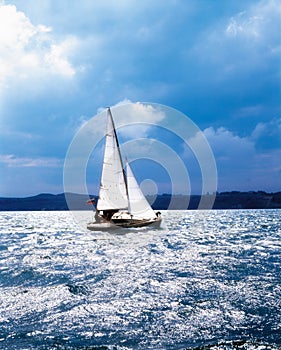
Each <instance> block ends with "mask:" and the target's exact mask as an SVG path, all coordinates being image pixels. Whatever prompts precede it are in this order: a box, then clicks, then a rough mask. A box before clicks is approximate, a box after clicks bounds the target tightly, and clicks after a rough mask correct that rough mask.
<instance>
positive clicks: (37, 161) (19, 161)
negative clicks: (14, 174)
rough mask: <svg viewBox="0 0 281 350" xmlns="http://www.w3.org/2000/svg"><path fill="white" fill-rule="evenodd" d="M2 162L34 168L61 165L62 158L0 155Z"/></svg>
mask: <svg viewBox="0 0 281 350" xmlns="http://www.w3.org/2000/svg"><path fill="white" fill-rule="evenodd" d="M0 163H2V164H4V165H6V166H7V167H9V168H22V167H25V168H34V167H38V168H40V167H51V168H53V167H58V166H61V164H62V162H61V160H59V159H57V158H31V157H16V156H14V155H13V154H2V155H0Z"/></svg>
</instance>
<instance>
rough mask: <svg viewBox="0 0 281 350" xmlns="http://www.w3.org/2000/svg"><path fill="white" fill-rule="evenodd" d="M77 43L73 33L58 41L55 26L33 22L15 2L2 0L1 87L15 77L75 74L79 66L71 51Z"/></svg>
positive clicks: (0, 8)
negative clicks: (8, 2) (72, 61)
mask: <svg viewBox="0 0 281 350" xmlns="http://www.w3.org/2000/svg"><path fill="white" fill-rule="evenodd" d="M76 44H77V39H75V38H73V37H70V38H65V39H63V40H61V41H56V40H55V39H54V36H53V35H52V28H50V27H47V26H45V25H44V24H39V25H33V24H32V23H31V21H30V20H29V18H28V17H27V16H26V15H25V14H24V13H23V12H21V11H18V10H17V8H16V7H15V6H14V5H5V4H0V84H1V85H2V86H1V85H0V88H1V87H2V88H3V87H6V86H7V85H8V84H9V83H10V81H11V78H13V79H16V80H18V79H29V78H30V77H33V78H34V77H36V76H37V77H38V79H39V78H40V79H39V80H41V79H42V77H44V76H47V75H49V74H50V73H51V74H56V75H59V76H62V77H65V78H66V77H68V78H69V77H72V76H73V75H74V74H75V68H74V67H73V65H72V64H71V63H70V61H69V55H70V54H71V53H72V51H73V50H74V49H75V47H76Z"/></svg>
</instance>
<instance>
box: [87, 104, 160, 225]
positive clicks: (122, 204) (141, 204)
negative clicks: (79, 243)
mask: <svg viewBox="0 0 281 350" xmlns="http://www.w3.org/2000/svg"><path fill="white" fill-rule="evenodd" d="M125 170H126V171H125ZM125 170H124V167H123V161H122V157H121V152H120V147H119V142H118V137H117V133H116V129H115V125H114V121H113V117H112V113H111V110H110V108H107V127H106V139H105V149H104V158H103V165H102V175H101V183H100V189H99V196H98V200H97V203H96V210H95V221H93V222H89V223H88V224H87V228H88V229H89V230H107V229H111V228H117V227H143V226H148V225H153V226H160V223H161V213H160V212H157V213H155V212H154V210H153V209H152V208H151V206H150V204H149V203H148V201H147V199H146V198H145V196H144V195H143V193H142V191H141V189H140V187H139V185H138V183H137V181H136V178H135V176H134V174H133V171H132V169H131V167H130V164H129V162H128V161H126V169H125Z"/></svg>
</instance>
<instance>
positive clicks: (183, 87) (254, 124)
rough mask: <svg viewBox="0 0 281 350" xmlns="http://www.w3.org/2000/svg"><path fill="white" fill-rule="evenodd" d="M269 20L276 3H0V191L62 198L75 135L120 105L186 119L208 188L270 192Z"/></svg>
mask: <svg viewBox="0 0 281 350" xmlns="http://www.w3.org/2000/svg"><path fill="white" fill-rule="evenodd" d="M280 16H281V10H280V2H279V1H278V0H267V1H256V0H251V1H250V0H245V1H237V0H235V1H223V0H218V1H203V0H193V1H192V0H191V1H185V0H168V1H165V2H164V1H160V0H155V1H148V0H144V1H136V0H120V1H113V0H103V1H100V0H97V1H91V0H81V1H72V2H70V1H67V0H60V1H56V0H41V1H32V0H25V1H20V0H15V1H8V0H6V1H2V2H1V5H0V132H1V139H0V140H1V141H0V172H1V182H0V195H1V196H16V195H19V196H25V195H32V194H37V193H39V192H52V193H59V192H62V191H63V180H62V179H63V175H62V173H63V164H64V159H65V155H66V152H67V149H68V146H69V144H70V142H71V140H72V138H73V137H74V135H75V133H76V132H77V130H78V129H79V127H80V126H81V125H83V123H85V122H86V121H88V120H90V119H91V117H92V116H94V115H96V114H97V113H98V111H99V110H100V109H101V108H104V107H106V106H109V105H110V106H114V105H117V104H119V103H120V102H122V101H131V102H134V103H135V102H138V101H145V102H152V103H159V104H164V105H167V106H170V107H173V108H175V109H177V110H178V111H180V112H182V113H184V114H186V115H187V116H188V117H189V118H191V119H192V120H193V122H194V123H195V124H196V125H197V126H198V127H199V128H200V129H201V130H202V132H203V133H204V135H205V136H206V138H207V140H208V141H209V143H210V146H211V148H212V150H213V152H214V156H215V159H216V163H217V170H218V190H219V191H224V190H266V191H278V190H280V189H281V186H280V185H281V181H280V178H281V165H280V159H281V151H280V146H281V118H280V101H281V89H280V62H281V43H280V32H281V28H280ZM140 118H142V116H140ZM152 120H153V117H152ZM154 132H155V131H154ZM146 136H147V137H152V136H151V135H150V134H146ZM154 136H155V135H154ZM167 142H168V141H167ZM171 143H173V140H171ZM169 146H171V147H172V146H173V145H169ZM174 148H175V149H176V148H177V147H174ZM137 167H138V165H137V164H135V168H136V169H137ZM187 168H188V165H187ZM139 169H140V167H139ZM189 171H190V173H191V174H192V171H193V170H192V169H190V170H189ZM160 173H161V171H160ZM139 176H140V178H141V174H140V175H139ZM144 176H146V177H147V176H148V174H146V175H144ZM165 179H166V178H165V176H163V177H162V178H161V179H158V180H157V178H155V181H159V182H161V181H164V180H165ZM191 181H196V180H195V178H194V179H193V177H192V176H191ZM159 186H160V187H159V191H160V192H161V191H162V190H163V191H164V190H165V189H166V188H168V187H169V186H168V187H167V186H166V185H165V184H162V185H159ZM161 186H162V187H161ZM192 186H193V187H194V188H197V187H196V184H194V185H192Z"/></svg>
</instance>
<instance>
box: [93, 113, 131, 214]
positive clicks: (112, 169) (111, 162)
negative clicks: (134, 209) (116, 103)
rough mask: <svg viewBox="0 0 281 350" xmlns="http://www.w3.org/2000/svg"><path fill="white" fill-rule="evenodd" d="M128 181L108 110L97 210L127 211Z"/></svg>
mask: <svg viewBox="0 0 281 350" xmlns="http://www.w3.org/2000/svg"><path fill="white" fill-rule="evenodd" d="M127 208H128V196H127V188H126V180H125V176H124V170H123V165H122V158H121V154H120V150H119V145H118V139H117V136H116V131H115V127H114V122H113V119H112V115H111V112H110V109H109V108H108V110H107V127H106V141H105V149H104V160H103V167H102V176H101V184H100V191H99V199H98V203H97V210H98V211H100V210H111V209H127Z"/></svg>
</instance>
